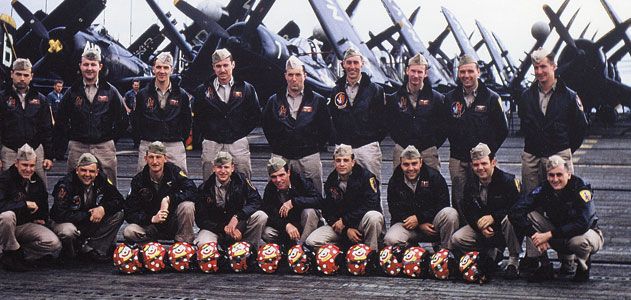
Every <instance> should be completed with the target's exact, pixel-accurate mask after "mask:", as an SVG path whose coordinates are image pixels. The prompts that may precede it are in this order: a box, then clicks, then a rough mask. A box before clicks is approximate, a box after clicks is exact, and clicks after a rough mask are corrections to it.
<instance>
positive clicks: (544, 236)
mask: <svg viewBox="0 0 631 300" xmlns="http://www.w3.org/2000/svg"><path fill="white" fill-rule="evenodd" d="M530 238H532V242H533V243H534V244H535V246H537V248H539V246H540V245H542V244H548V241H549V240H550V239H551V238H552V232H551V231H547V232H543V233H542V232H535V233H534V234H533V235H532V236H531V237H530ZM548 248H550V246H549V245H548ZM546 250H547V248H546Z"/></svg>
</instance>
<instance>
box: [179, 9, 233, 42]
mask: <svg viewBox="0 0 631 300" xmlns="http://www.w3.org/2000/svg"><path fill="white" fill-rule="evenodd" d="M173 4H174V5H175V7H176V8H177V9H179V10H180V11H181V12H182V13H184V14H185V15H186V16H187V17H189V18H190V19H191V20H193V21H194V22H195V23H197V24H198V25H199V26H201V27H202V28H204V29H205V30H206V31H208V33H210V34H214V35H217V36H219V37H222V38H228V37H230V34H228V32H227V31H226V30H225V29H224V28H223V27H221V25H219V24H218V23H217V22H215V21H213V20H212V19H210V18H209V17H208V16H206V15H205V14H204V13H203V12H201V11H200V10H199V9H197V8H195V7H193V6H192V5H190V4H188V2H186V1H183V0H174V1H173Z"/></svg>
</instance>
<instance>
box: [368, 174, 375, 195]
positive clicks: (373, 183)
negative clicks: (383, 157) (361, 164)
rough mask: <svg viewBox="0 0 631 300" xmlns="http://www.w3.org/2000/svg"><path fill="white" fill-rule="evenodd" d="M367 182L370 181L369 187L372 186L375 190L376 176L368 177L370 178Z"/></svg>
mask: <svg viewBox="0 0 631 300" xmlns="http://www.w3.org/2000/svg"><path fill="white" fill-rule="evenodd" d="M368 182H370V187H371V188H372V190H373V192H375V193H376V192H377V178H375V177H370V180H368Z"/></svg>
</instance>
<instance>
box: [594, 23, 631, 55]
mask: <svg viewBox="0 0 631 300" xmlns="http://www.w3.org/2000/svg"><path fill="white" fill-rule="evenodd" d="M630 24H631V19H627V20H626V21H624V22H622V23H619V24H618V25H616V28H614V29H612V30H611V31H609V32H607V33H606V34H605V35H603V36H601V37H600V38H599V39H598V40H597V41H596V44H597V45H600V46H602V47H603V51H605V52H607V51H609V50H611V48H613V47H614V46H615V45H616V44H618V42H620V40H621V39H624V35H626V31H627V29H628V28H629V25H630ZM625 46H626V45H625Z"/></svg>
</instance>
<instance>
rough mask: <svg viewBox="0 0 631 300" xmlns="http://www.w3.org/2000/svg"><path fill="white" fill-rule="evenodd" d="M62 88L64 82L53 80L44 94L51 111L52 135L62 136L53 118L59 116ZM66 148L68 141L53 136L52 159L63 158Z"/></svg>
mask: <svg viewBox="0 0 631 300" xmlns="http://www.w3.org/2000/svg"><path fill="white" fill-rule="evenodd" d="M63 88H64V82H63V81H62V80H59V79H58V80H55V83H54V84H53V90H52V91H50V93H48V95H46V100H47V101H48V105H50V108H51V110H52V111H53V127H54V128H53V136H55V137H59V136H63V134H62V132H61V128H60V127H59V126H58V125H56V124H55V120H56V119H58V118H59V104H60V103H61V99H63V97H64V94H63V93H62V92H61V91H62V90H63ZM67 150H68V141H67V140H65V139H60V138H55V139H53V160H64V159H65V156H66V151H67Z"/></svg>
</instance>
